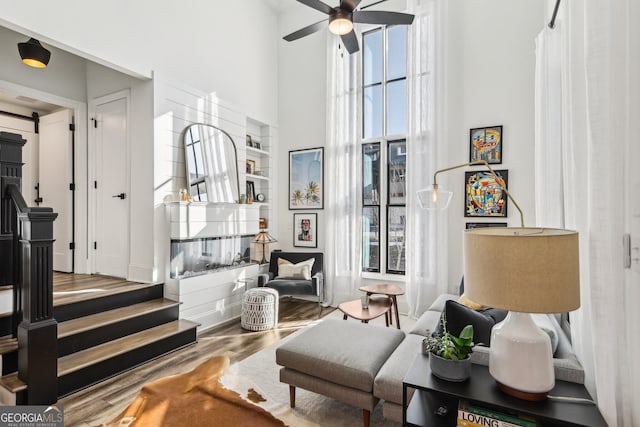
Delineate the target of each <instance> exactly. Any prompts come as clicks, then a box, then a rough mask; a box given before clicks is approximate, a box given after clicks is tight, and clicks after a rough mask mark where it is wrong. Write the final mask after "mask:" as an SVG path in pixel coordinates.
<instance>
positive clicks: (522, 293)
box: [418, 160, 580, 400]
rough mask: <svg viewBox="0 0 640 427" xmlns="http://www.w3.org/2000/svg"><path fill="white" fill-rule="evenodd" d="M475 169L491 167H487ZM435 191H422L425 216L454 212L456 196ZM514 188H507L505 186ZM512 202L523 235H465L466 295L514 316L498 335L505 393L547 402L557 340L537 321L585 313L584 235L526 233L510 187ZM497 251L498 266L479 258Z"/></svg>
mask: <svg viewBox="0 0 640 427" xmlns="http://www.w3.org/2000/svg"><path fill="white" fill-rule="evenodd" d="M472 164H485V166H486V167H487V168H488V169H489V170H490V171H491V172H492V173H494V174H495V172H494V171H493V169H491V167H490V166H489V165H488V164H487V163H486V161H484V160H479V161H477V162H472ZM469 165H470V164H469V163H465V164H462V165H457V166H452V167H449V168H445V169H441V170H438V171H436V172H435V174H434V175H433V185H432V187H431V188H429V189H424V190H419V191H418V201H419V203H420V206H422V207H423V208H425V209H429V210H435V209H443V208H446V207H447V206H448V204H449V201H450V200H451V196H452V193H451V192H448V191H444V190H439V189H438V185H437V183H436V176H437V175H438V173H441V172H445V171H450V170H453V169H458V168H461V167H464V166H469ZM505 185H506V183H505ZM503 190H504V192H505V194H506V195H507V197H509V199H511V201H512V202H513V204H514V206H515V207H516V208H517V209H518V211H519V212H520V223H521V227H506V228H503V227H489V228H478V229H474V230H465V232H464V235H463V254H464V257H463V259H464V262H463V265H464V278H465V295H466V296H467V297H468V298H469V299H471V300H473V301H475V302H476V303H478V304H482V305H486V306H488V307H495V308H500V309H503V310H509V314H507V317H506V318H505V320H504V321H502V322H500V323H499V324H497V325H496V326H494V327H493V329H492V331H491V347H490V353H489V371H490V373H491V375H492V376H493V378H494V379H495V380H496V382H497V384H498V386H499V387H500V389H501V390H502V391H504V392H505V393H508V394H510V395H513V396H516V397H518V398H520V399H527V400H542V399H546V397H547V392H548V391H549V390H551V389H552V388H553V387H554V385H555V375H554V370H553V360H552V357H553V355H552V352H551V339H550V338H549V335H548V334H546V333H545V332H543V331H542V330H540V328H539V327H538V326H537V325H536V324H535V323H534V321H533V319H532V318H531V315H530V313H563V312H568V311H572V310H575V309H577V308H578V307H580V266H579V245H578V233H577V232H576V231H572V230H561V229H551V228H540V227H536V228H534V227H525V226H524V214H523V213H522V209H520V206H519V205H518V203H516V201H515V200H514V199H513V197H512V196H511V193H509V190H507V188H506V187H504V188H503ZM487 248H489V250H490V253H491V256H492V258H493V259H494V260H495V262H487V261H486V257H476V256H474V254H477V253H479V251H484V252H485V253H486V251H487Z"/></svg>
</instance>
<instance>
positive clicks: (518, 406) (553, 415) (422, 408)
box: [402, 354, 607, 427]
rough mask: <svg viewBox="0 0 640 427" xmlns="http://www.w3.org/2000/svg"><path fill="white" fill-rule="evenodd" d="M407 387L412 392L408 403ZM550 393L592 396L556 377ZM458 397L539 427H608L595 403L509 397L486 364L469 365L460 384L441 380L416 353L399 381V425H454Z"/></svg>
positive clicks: (427, 360)
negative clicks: (530, 420)
mask: <svg viewBox="0 0 640 427" xmlns="http://www.w3.org/2000/svg"><path fill="white" fill-rule="evenodd" d="M409 388H412V389H414V393H413V397H412V399H411V402H410V403H409V404H408V405H407V392H408V389H409ZM549 395H552V396H564V397H579V398H586V399H591V396H590V395H589V393H588V392H587V389H586V388H585V387H584V385H582V384H576V383H570V382H567V381H558V380H556V385H555V387H554V388H553V390H551V391H550V392H549ZM459 400H466V401H467V402H470V403H472V404H475V405H478V406H482V407H485V408H487V409H493V410H495V411H501V412H507V413H515V414H521V415H527V416H529V417H532V418H534V419H535V420H536V421H537V422H538V425H542V426H589V427H600V426H602V427H606V426H607V423H606V422H605V421H604V419H603V418H602V415H601V414H600V411H598V408H597V406H596V405H594V404H585V403H576V402H566V401H562V402H560V401H556V400H550V399H547V400H545V401H542V402H529V401H525V400H520V399H517V398H515V397H512V396H509V395H507V394H505V393H503V392H502V391H500V389H498V387H497V385H496V383H495V381H494V379H493V377H491V374H490V373H489V368H488V367H487V366H482V365H475V364H474V365H472V368H471V378H469V380H467V381H464V382H461V383H455V382H450V381H444V380H441V379H439V378H437V377H435V376H433V375H431V370H430V369H429V358H428V357H427V356H426V355H423V354H418V355H417V356H416V358H415V360H414V361H413V363H412V364H411V367H410V368H409V371H408V372H407V375H406V376H405V378H404V381H403V382H402V403H403V405H402V406H403V407H402V424H403V425H404V426H415V427H422V426H442V427H445V426H446V427H451V426H455V425H456V421H457V416H458V401H459Z"/></svg>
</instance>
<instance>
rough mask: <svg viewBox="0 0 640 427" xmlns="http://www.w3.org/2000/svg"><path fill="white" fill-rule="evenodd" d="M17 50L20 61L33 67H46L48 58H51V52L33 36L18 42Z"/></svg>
mask: <svg viewBox="0 0 640 427" xmlns="http://www.w3.org/2000/svg"><path fill="white" fill-rule="evenodd" d="M18 52H20V58H22V62H24V63H25V64H27V65H28V66H30V67H34V68H46V66H47V64H48V63H49V59H51V52H50V51H48V50H47V49H45V48H44V47H43V46H42V45H41V44H40V42H39V41H38V40H36V39H34V38H30V39H29V41H27V42H23V43H18Z"/></svg>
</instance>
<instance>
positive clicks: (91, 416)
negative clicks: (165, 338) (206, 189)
mask: <svg viewBox="0 0 640 427" xmlns="http://www.w3.org/2000/svg"><path fill="white" fill-rule="evenodd" d="M333 310H334V309H333V308H325V309H324V310H323V311H322V315H323V317H324V316H326V315H328V314H329V313H331V312H332V311H333ZM279 311H280V313H279V317H280V319H279V323H278V328H277V329H272V330H269V331H262V332H249V331H245V330H244V329H242V328H241V327H240V319H237V320H234V321H232V322H230V323H227V324H225V325H222V326H220V327H217V328H214V329H212V330H209V331H206V332H204V333H203V334H201V335H200V336H199V337H198V342H197V343H196V344H194V345H191V346H189V347H186V348H183V349H180V350H177V351H174V352H172V353H170V354H166V355H164V356H161V357H159V358H157V359H155V360H154V361H151V362H149V363H146V364H144V365H141V366H139V367H137V368H134V369H132V370H130V371H128V372H125V373H122V374H119V375H117V376H115V377H113V378H111V379H108V380H106V381H104V382H102V383H100V384H97V385H95V386H92V387H89V388H86V389H84V390H81V391H79V392H76V393H73V394H71V395H69V396H67V397H65V398H63V399H61V400H60V401H59V402H58V404H60V405H62V406H63V407H64V415H65V426H67V427H88V426H99V425H101V424H102V423H106V422H108V421H111V420H112V419H113V418H115V417H116V416H117V415H118V414H120V412H122V411H123V410H124V409H125V408H126V407H127V406H128V404H129V403H131V401H132V400H133V399H134V398H135V397H136V395H137V394H138V392H139V391H140V389H141V388H142V386H143V385H144V384H146V383H148V382H151V381H154V380H157V379H160V378H163V377H166V376H169V375H176V374H180V373H184V372H187V371H189V370H191V369H193V368H194V367H196V366H197V365H199V364H200V363H202V362H204V361H206V360H208V359H210V358H211V357H213V356H221V355H226V356H228V357H229V358H230V359H231V362H232V363H234V362H239V361H241V360H243V359H245V358H247V357H248V356H250V355H252V354H254V353H256V352H258V351H260V350H262V349H263V348H266V347H269V346H271V345H272V344H274V343H276V342H277V341H279V340H281V339H282V338H284V337H286V336H287V335H289V334H292V333H293V332H295V331H296V330H298V329H299V328H300V327H302V326H305V325H308V324H310V323H312V322H314V321H316V320H317V319H318V304H317V303H314V302H306V301H301V300H295V299H287V298H284V299H281V300H280V307H279Z"/></svg>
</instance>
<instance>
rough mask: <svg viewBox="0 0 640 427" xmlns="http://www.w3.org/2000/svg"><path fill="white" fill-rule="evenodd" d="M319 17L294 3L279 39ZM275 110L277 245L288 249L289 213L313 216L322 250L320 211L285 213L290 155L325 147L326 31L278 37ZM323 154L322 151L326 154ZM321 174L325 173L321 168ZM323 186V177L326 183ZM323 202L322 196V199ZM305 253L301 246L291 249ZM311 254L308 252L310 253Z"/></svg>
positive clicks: (282, 18)
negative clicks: (277, 120)
mask: <svg viewBox="0 0 640 427" xmlns="http://www.w3.org/2000/svg"><path fill="white" fill-rule="evenodd" d="M321 19H322V14H321V13H320V12H317V11H315V10H313V9H311V8H309V7H307V6H304V5H302V4H297V3H293V2H292V4H291V7H290V8H288V9H287V12H286V13H283V14H282V15H281V16H280V35H281V36H283V35H286V34H289V33H292V32H294V31H296V30H298V29H300V28H302V27H304V26H306V25H309V24H312V23H314V22H317V21H319V20H321ZM278 64H279V70H278V80H279V84H278V85H279V87H280V90H279V99H278V109H279V116H280V117H281V118H282V119H281V120H280V128H279V130H280V134H279V149H278V154H277V156H278V158H277V161H278V164H279V165H280V167H279V168H278V169H277V170H276V171H275V184H274V185H275V190H276V191H275V194H276V197H277V198H276V200H275V202H276V204H277V206H278V208H279V211H280V212H281V215H280V221H278V224H277V228H273V227H272V228H273V230H272V232H273V235H274V237H276V238H277V239H278V246H279V247H280V248H281V249H283V250H292V249H294V248H293V233H294V230H293V214H294V213H296V212H313V213H317V214H318V248H317V249H312V250H314V251H315V250H317V251H320V252H324V244H325V238H324V231H325V230H326V227H325V226H324V210H313V211H298V210H296V211H290V210H289V198H288V194H289V151H290V150H300V149H304V148H315V147H324V146H325V141H326V100H325V99H326V87H327V72H326V70H327V30H323V31H319V32H317V33H315V34H312V35H309V36H307V37H304V38H302V39H299V40H295V41H293V42H287V41H284V40H282V37H280V40H279V45H278ZM325 156H326V153H325ZM324 172H325V174H326V173H329V171H327V170H326V168H325V171H324ZM325 182H326V179H325ZM325 203H326V196H325ZM295 249H296V250H302V251H303V250H305V249H304V248H295ZM310 250H311V249H310Z"/></svg>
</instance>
